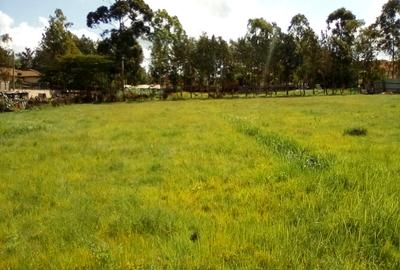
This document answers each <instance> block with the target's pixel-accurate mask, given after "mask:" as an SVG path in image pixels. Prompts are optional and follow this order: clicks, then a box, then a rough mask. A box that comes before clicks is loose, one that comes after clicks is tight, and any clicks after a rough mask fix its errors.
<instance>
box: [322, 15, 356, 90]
mask: <svg viewBox="0 0 400 270" xmlns="http://www.w3.org/2000/svg"><path fill="white" fill-rule="evenodd" d="M326 22H327V25H328V30H329V31H330V36H329V37H328V41H329V43H330V49H331V54H332V57H333V60H334V65H335V67H336V70H335V72H334V73H333V78H334V80H335V81H334V84H335V85H334V86H336V87H337V86H339V87H349V86H352V85H353V84H354V82H355V79H356V74H355V70H354V65H353V64H354V44H355V38H356V36H355V34H356V32H357V30H358V28H359V27H360V26H362V25H363V22H362V21H360V20H357V18H356V16H355V15H354V14H353V13H352V12H351V11H349V10H347V9H345V8H340V9H338V10H336V11H334V12H332V13H331V14H330V15H329V16H328V19H327V20H326Z"/></svg>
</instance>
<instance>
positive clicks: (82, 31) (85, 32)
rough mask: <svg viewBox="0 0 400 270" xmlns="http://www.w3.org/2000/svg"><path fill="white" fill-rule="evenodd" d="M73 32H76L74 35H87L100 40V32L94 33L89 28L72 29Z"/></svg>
mask: <svg viewBox="0 0 400 270" xmlns="http://www.w3.org/2000/svg"><path fill="white" fill-rule="evenodd" d="M71 32H72V34H74V35H76V36H78V37H82V36H85V37H87V38H90V39H91V40H94V41H98V40H100V35H99V34H97V33H94V32H92V31H89V30H88V29H84V28H81V29H72V30H71Z"/></svg>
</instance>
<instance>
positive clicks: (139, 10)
mask: <svg viewBox="0 0 400 270" xmlns="http://www.w3.org/2000/svg"><path fill="white" fill-rule="evenodd" d="M152 17H153V11H152V10H151V9H150V7H149V6H148V5H147V4H146V3H145V2H144V1H143V0H116V1H115V2H114V3H113V4H112V5H110V6H109V7H106V6H101V7H99V8H98V9H97V10H96V11H93V12H90V13H89V14H88V15H87V26H88V27H91V28H92V27H95V26H98V25H100V24H106V25H109V26H111V27H112V28H111V29H107V30H105V31H104V32H103V36H104V37H105V38H104V39H103V40H102V41H100V42H99V45H98V52H99V53H101V54H103V55H108V56H110V57H112V58H113V59H114V61H115V63H116V65H117V66H121V65H120V63H121V62H124V67H125V68H126V71H127V75H128V76H127V78H128V80H131V81H132V83H133V78H135V77H136V75H137V73H138V72H140V64H141V62H142V61H143V51H142V47H141V46H140V44H139V42H138V39H139V38H141V37H146V36H148V35H149V34H150V22H151V19H152ZM115 23H117V24H118V26H117V28H113V25H114V24H115ZM121 69H122V68H121ZM121 71H122V70H121Z"/></svg>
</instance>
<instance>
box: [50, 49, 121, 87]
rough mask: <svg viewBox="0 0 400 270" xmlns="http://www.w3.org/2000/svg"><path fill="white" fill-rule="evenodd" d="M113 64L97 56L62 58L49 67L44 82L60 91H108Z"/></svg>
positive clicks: (105, 58) (107, 59)
mask: <svg viewBox="0 0 400 270" xmlns="http://www.w3.org/2000/svg"><path fill="white" fill-rule="evenodd" d="M113 73H114V65H113V62H112V61H111V60H110V59H109V58H107V57H104V56H99V55H76V56H64V57H61V58H59V59H58V60H57V62H56V63H55V64H54V65H53V66H51V67H49V69H48V70H47V72H46V80H47V81H49V82H50V83H51V85H52V86H53V87H54V88H55V89H61V90H98V91H102V92H105V91H107V90H110V88H111V81H112V74H113Z"/></svg>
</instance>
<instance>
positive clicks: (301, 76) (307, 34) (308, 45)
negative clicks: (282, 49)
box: [288, 14, 319, 86]
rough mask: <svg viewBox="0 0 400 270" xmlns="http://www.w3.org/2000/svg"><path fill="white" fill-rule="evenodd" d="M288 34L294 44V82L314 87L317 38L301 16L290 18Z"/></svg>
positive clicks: (316, 67)
mask: <svg viewBox="0 0 400 270" xmlns="http://www.w3.org/2000/svg"><path fill="white" fill-rule="evenodd" d="M288 33H289V35H290V36H292V37H293V39H294V42H295V44H296V48H295V54H296V56H295V57H297V61H298V62H297V66H296V69H295V72H294V77H295V81H297V82H300V83H301V84H307V85H308V86H314V84H315V79H316V75H317V70H318V52H319V44H318V38H317V36H316V35H315V33H314V31H313V30H312V28H311V27H310V24H309V22H308V20H307V18H306V17H305V16H304V15H302V14H297V15H296V16H294V17H293V18H292V20H291V23H290V26H289V28H288Z"/></svg>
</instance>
